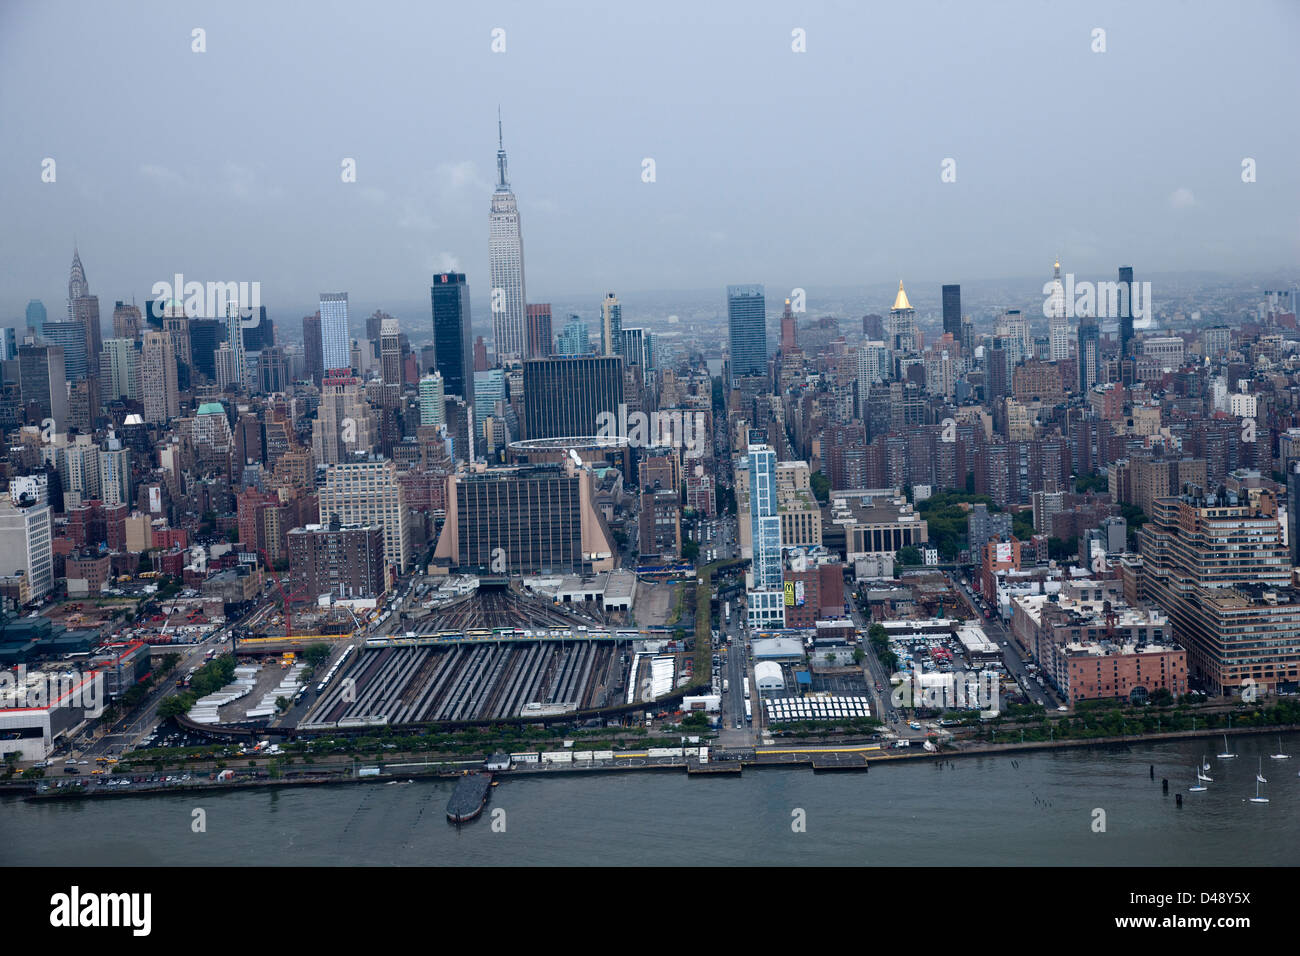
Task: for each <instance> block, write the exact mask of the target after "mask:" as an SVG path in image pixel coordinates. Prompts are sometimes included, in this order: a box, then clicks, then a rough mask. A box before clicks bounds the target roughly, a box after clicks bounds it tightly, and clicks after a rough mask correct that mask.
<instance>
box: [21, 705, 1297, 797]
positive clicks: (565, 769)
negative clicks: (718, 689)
mask: <svg viewBox="0 0 1300 956" xmlns="http://www.w3.org/2000/svg"><path fill="white" fill-rule="evenodd" d="M1297 732H1300V724H1289V725H1285V726H1281V727H1236V728H1233V729H1232V730H1215V731H1204V730H1177V731H1167V732H1164V733H1160V734H1132V735H1125V736H1119V737H1093V738H1088V739H1079V740H1071V739H1066V740H1041V741H1026V742H1025V743H1009V744H981V745H978V746H973V747H953V748H949V749H944V750H936V751H934V752H930V751H926V750H924V749H921V748H917V749H916V750H914V751H912V750H911V748H907V749H908V750H909V751H911V752H907V753H901V752H896V751H894V750H893V749H892V748H889V747H885V746H882V745H878V744H861V745H846V746H838V747H837V746H835V745H834V744H830V743H826V744H822V745H820V746H818V745H808V744H790V745H789V746H788V747H785V748H782V747H781V746H780V745H775V746H774V747H772V748H771V749H768V750H763V749H756V750H755V751H754V756H753V757H748V758H745V759H743V760H712V761H710V762H709V763H707V764H701V763H699V762H698V761H693V760H690V759H689V758H681V757H662V758H653V759H655V760H656V761H657V762H655V763H650V762H638V763H621V764H610V765H602V766H591V765H583V766H574V765H572V764H568V765H565V764H530V765H516V766H514V767H511V769H509V770H504V771H496V773H497V775H498V776H499V777H500V778H501V779H503V780H504V779H509V778H511V777H519V778H526V777H533V778H535V777H545V776H549V775H551V774H563V775H565V776H568V775H572V774H598V773H644V772H647V771H651V772H654V771H657V772H660V773H665V772H676V773H685V774H686V775H687V776H689V777H718V776H721V777H736V776H741V775H743V772H744V771H745V770H747V769H750V770H763V769H768V768H772V767H808V768H809V769H811V770H812V771H813V772H814V773H820V772H835V771H842V772H851V771H857V772H864V773H865V772H869V770H870V767H871V765H872V764H880V763H893V762H898V761H923V760H931V761H933V760H950V759H953V758H956V757H987V756H999V755H1002V754H1011V753H1024V752H1026V751H1054V750H1074V749H1079V748H1086V747H1114V746H1117V745H1127V746H1132V745H1133V744H1140V743H1144V742H1164V741H1178V740H1202V739H1210V738H1215V737H1220V736H1222V735H1223V734H1225V733H1226V734H1228V735H1229V736H1233V737H1236V736H1261V735H1268V734H1290V733H1297ZM715 752H716V751H715ZM818 758H821V759H818ZM624 759H628V760H638V761H649V760H650V759H651V758H648V757H647V758H624ZM543 767H545V768H546V769H542V768H543ZM124 776H125V775H124ZM460 776H461V774H460V773H459V772H453V771H448V770H441V769H439V770H435V771H432V772H424V773H421V772H418V771H416V772H404V773H393V774H384V775H381V776H379V777H345V776H341V775H334V774H321V775H319V776H315V777H305V778H295V779H277V780H237V781H215V780H203V781H198V782H194V783H191V784H188V785H185V786H171V787H140V788H138V789H136V788H128V787H118V788H113V789H111V790H110V789H107V788H105V789H94V790H85V791H83V792H80V793H69V792H66V790H65V791H60V790H49V791H46V792H44V793H36V792H34V791H35V785H34V784H33V785H31V786H23V785H19V786H16V787H12V786H7V787H6V788H5V791H6V793H5V795H6V796H14V797H18V796H22V797H23V799H24V800H26V801H28V802H46V801H79V800H92V799H95V800H97V799H107V798H115V797H116V798H122V797H155V796H165V795H168V794H188V793H200V792H202V793H213V792H219V791H223V790H224V791H233V790H279V789H295V788H303V787H321V786H335V787H342V786H353V785H358V784H379V785H385V786H386V785H387V784H389V783H395V782H397V781H400V780H417V779H419V780H428V779H444V780H453V779H456V778H457V777H460Z"/></svg>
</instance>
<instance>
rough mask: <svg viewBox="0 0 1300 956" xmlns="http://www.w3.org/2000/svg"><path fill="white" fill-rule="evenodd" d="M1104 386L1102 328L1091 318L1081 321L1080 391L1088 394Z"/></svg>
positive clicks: (1087, 317) (1086, 317)
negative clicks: (1096, 387) (1094, 388)
mask: <svg viewBox="0 0 1300 956" xmlns="http://www.w3.org/2000/svg"><path fill="white" fill-rule="evenodd" d="M1100 384H1102V377H1101V326H1099V325H1098V324H1097V320H1096V319H1095V318H1092V317H1091V316H1085V317H1084V318H1082V319H1081V320H1080V321H1079V391H1081V392H1088V391H1091V390H1092V389H1093V387H1094V386H1096V385H1100Z"/></svg>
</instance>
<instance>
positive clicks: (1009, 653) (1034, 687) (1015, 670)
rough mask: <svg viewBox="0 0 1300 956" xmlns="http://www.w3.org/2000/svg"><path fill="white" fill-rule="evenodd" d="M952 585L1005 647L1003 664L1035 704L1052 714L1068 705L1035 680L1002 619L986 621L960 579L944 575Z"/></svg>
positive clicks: (991, 637) (949, 573)
mask: <svg viewBox="0 0 1300 956" xmlns="http://www.w3.org/2000/svg"><path fill="white" fill-rule="evenodd" d="M944 573H945V574H946V575H947V576H948V579H949V580H950V581H951V582H952V586H953V589H954V590H955V591H956V592H957V593H958V594H959V595H961V598H962V601H963V602H964V603H965V605H966V606H967V607H968V608H969V609H970V612H971V616H972V617H974V618H975V619H976V620H977V621H979V622H980V625H981V626H982V627H983V628H984V633H985V634H987V635H988V638H989V640H990V641H995V642H997V643H998V644H999V645H1000V646H1001V647H1002V662H1003V665H1004V666H1005V667H1006V669H1007V673H1008V674H1010V675H1011V676H1012V677H1014V678H1015V679H1016V682H1017V683H1018V684H1020V686H1021V687H1023V688H1024V689H1025V692H1026V693H1027V694H1028V695H1029V698H1030V699H1031V700H1036V701H1038V700H1041V701H1042V702H1043V706H1044V707H1046V708H1047V709H1048V710H1053V709H1055V708H1057V707H1059V706H1061V705H1062V704H1063V703H1064V700H1063V699H1062V697H1061V695H1060V694H1058V693H1057V691H1056V689H1055V688H1054V687H1052V685H1051V684H1049V683H1047V682H1046V681H1043V683H1042V684H1041V685H1040V684H1039V683H1038V681H1037V680H1036V679H1035V678H1034V677H1032V676H1031V675H1030V673H1029V670H1028V668H1027V667H1026V666H1025V665H1026V663H1028V662H1027V661H1026V660H1025V658H1023V657H1022V656H1021V654H1020V649H1019V647H1017V645H1016V642H1015V640H1014V638H1013V637H1012V635H1011V631H1010V629H1009V628H1008V627H1007V626H1006V624H1005V623H1003V621H1002V618H1001V617H1000V616H999V615H997V614H994V615H993V617H992V618H988V619H985V618H984V611H983V610H982V609H981V608H980V607H979V605H978V604H977V603H976V600H975V598H974V597H973V596H972V594H971V592H970V591H968V590H967V589H966V587H965V586H964V584H963V580H962V578H961V576H960V575H958V574H957V573H956V572H955V571H945V572H944Z"/></svg>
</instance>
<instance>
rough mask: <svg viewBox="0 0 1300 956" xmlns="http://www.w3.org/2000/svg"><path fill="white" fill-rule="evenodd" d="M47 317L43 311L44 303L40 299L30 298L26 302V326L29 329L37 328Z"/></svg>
mask: <svg viewBox="0 0 1300 956" xmlns="http://www.w3.org/2000/svg"><path fill="white" fill-rule="evenodd" d="M48 317H49V316H48V315H47V314H46V312H45V303H44V302H42V301H41V300H40V299H32V300H31V301H30V302H28V303H27V327H28V328H29V329H39V328H40V327H41V326H42V325H44V324H45V320H46V319H47V318H48Z"/></svg>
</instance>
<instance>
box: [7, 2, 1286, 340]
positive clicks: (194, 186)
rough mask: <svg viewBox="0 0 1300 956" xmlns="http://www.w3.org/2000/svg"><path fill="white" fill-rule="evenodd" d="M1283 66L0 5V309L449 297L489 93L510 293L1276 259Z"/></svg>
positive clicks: (491, 11)
mask: <svg viewBox="0 0 1300 956" xmlns="http://www.w3.org/2000/svg"><path fill="white" fill-rule="evenodd" d="M195 29H201V30H202V31H204V33H203V40H204V44H205V50H204V51H203V52H195V51H194V50H193V46H194V45H195V42H196V41H195V39H194V33H193V31H194V30H195ZM1099 29H1100V30H1104V46H1105V49H1104V51H1103V52H1099V51H1097V49H1096V48H1097V47H1098V46H1099V39H1103V38H1101V37H1099V35H1098V34H1097V33H1096V31H1097V30H1099ZM498 30H500V31H504V34H501V33H496V34H495V36H494V31H498ZM796 31H802V34H801V36H802V38H803V41H802V45H803V46H804V51H803V52H796V51H795V49H794V47H795V46H798V45H799V35H797V34H796ZM494 44H495V46H496V47H497V48H498V50H499V52H497V51H494V49H493V47H494ZM502 45H504V49H503V50H500V48H501V47H502ZM1298 50H1300V4H1298V3H1292V2H1285V0H1280V2H1250V3H1244V4H1240V5H1223V4H1216V3H1199V2H1149V3H1140V4H1133V3H1122V2H1120V3H1087V4H1082V3H1080V4H1073V3H1068V2H1066V3H1043V2H1041V0H1033V2H1024V3H988V4H985V3H980V4H972V3H965V2H961V0H949V2H929V3H927V2H917V3H906V4H900V3H883V2H882V3H861V4H859V3H808V2H801V3H773V2H767V3H764V2H743V3H741V2H731V0H726V2H711V3H707V4H700V3H698V2H680V3H679V2H664V0H660V2H655V3H650V4H632V3H608V2H597V3H555V4H546V5H542V4H537V3H532V2H527V3H503V4H490V3H456V4H449V3H428V2H423V3H404V2H384V0H376V2H370V3H355V2H348V3H326V2H321V3H288V2H240V0H232V2H222V3H220V4H211V3H185V2H179V3H177V2H157V3H154V2H122V3H111V4H107V3H102V2H98V0H96V2H85V3H80V2H57V0H56V2H15V0H4V2H0V261H3V262H4V266H5V267H4V269H3V270H0V324H4V325H14V324H20V323H21V317H22V314H23V309H24V307H25V305H26V303H27V301H28V300H29V299H31V298H39V299H42V300H43V301H44V302H45V304H46V306H47V308H48V309H49V311H50V313H51V315H52V316H53V315H61V314H62V313H63V311H64V308H65V305H66V295H67V278H68V268H69V264H70V261H71V256H72V249H73V243H74V241H75V242H76V244H77V246H78V247H79V249H80V253H81V258H82V261H83V263H84V264H85V268H86V272H87V275H88V278H89V283H90V288H91V291H92V293H94V294H96V295H98V296H99V297H100V300H101V313H102V314H103V315H104V316H105V317H107V316H108V315H109V314H111V311H112V302H113V301H114V300H115V299H119V298H126V299H129V298H131V297H132V296H134V297H135V298H136V299H137V301H141V302H142V301H143V300H144V299H146V298H148V297H149V295H150V289H151V287H152V285H153V283H155V282H158V281H160V280H164V279H170V278H171V277H172V276H173V275H174V274H175V273H178V272H179V273H182V274H184V276H185V277H186V279H187V280H198V281H204V282H206V281H250V282H252V281H257V282H260V283H261V292H262V302H263V304H265V305H267V306H268V309H270V310H271V312H272V314H273V315H275V316H276V317H278V318H279V317H282V318H284V319H288V320H289V321H290V322H291V323H292V324H296V319H297V318H298V317H299V316H300V315H301V314H302V313H303V311H304V310H305V311H311V310H312V309H313V308H314V306H313V305H312V303H313V302H314V300H315V299H316V297H317V295H318V294H319V293H320V292H324V291H348V292H349V293H350V295H351V297H352V299H353V301H377V302H387V301H403V302H406V301H410V302H418V301H421V300H423V301H425V302H426V304H427V295H428V286H429V277H430V274H431V273H433V272H434V271H440V270H443V269H456V270H459V271H464V272H466V273H467V275H468V281H469V283H470V287H471V290H474V291H475V292H476V295H475V299H476V302H475V305H476V307H477V306H479V305H480V304H481V303H482V302H484V301H485V300H486V298H487V285H488V277H487V275H488V274H487V256H488V204H489V199H490V195H491V191H492V186H493V180H494V177H495V152H496V146H497V142H496V140H497V109H498V106H499V107H500V110H501V114H502V117H503V122H504V132H505V147H506V150H507V152H508V154H509V164H510V174H511V181H512V185H513V187H514V191H515V193H516V195H517V196H518V200H519V208H520V213H521V219H522V230H523V239H524V258H525V272H526V282H527V290H528V298H529V300H530V301H533V302H544V301H549V300H550V299H552V298H556V299H559V298H562V297H565V296H573V295H583V294H588V293H589V294H590V295H591V298H592V300H593V304H594V303H596V302H598V301H599V299H600V297H601V296H602V295H603V292H604V291H606V290H617V291H618V292H619V294H620V297H621V298H624V299H625V300H626V299H627V298H628V296H629V295H630V294H633V293H634V292H635V290H664V289H675V288H681V289H708V288H717V289H718V300H719V307H720V308H721V307H722V297H723V287H724V286H725V285H726V284H728V283H748V282H767V283H771V284H773V285H775V286H778V287H787V286H788V287H792V286H795V285H798V286H800V287H802V288H805V289H806V290H807V294H808V301H809V308H810V309H811V308H814V307H815V304H816V302H817V299H818V293H817V288H818V286H821V287H824V288H826V287H840V288H842V287H846V286H854V285H859V284H861V285H872V284H879V283H894V282H896V281H897V279H898V278H905V279H907V280H908V283H909V285H913V284H917V283H936V284H937V283H939V282H962V281H974V280H977V279H988V278H996V277H1003V276H1025V275H1043V276H1044V281H1045V279H1046V278H1047V277H1050V269H1051V263H1052V260H1053V259H1054V258H1055V257H1056V256H1057V255H1060V256H1061V258H1062V261H1063V263H1064V264H1065V266H1066V267H1067V269H1069V270H1070V271H1073V272H1074V273H1076V274H1077V275H1079V276H1080V277H1091V278H1103V279H1109V278H1113V277H1114V272H1115V268H1116V266H1117V265H1118V264H1120V263H1131V264H1133V265H1134V266H1135V267H1136V268H1137V269H1138V270H1139V271H1146V272H1162V273H1166V272H1181V271H1192V270H1213V271H1217V272H1228V273H1233V272H1250V273H1259V272H1268V271H1269V270H1279V272H1284V273H1285V274H1286V275H1288V276H1294V275H1295V273H1296V265H1297V263H1300V163H1297V162H1296V158H1297V156H1300V149H1297V147H1298V146H1300V124H1298V123H1296V121H1295V117H1294V109H1295V91H1296V88H1297V81H1296V60H1297V51H1298ZM51 159H52V160H53V161H54V165H53V171H54V181H53V182H46V181H43V175H45V176H46V177H48V172H46V170H47V169H48V164H47V163H46V160H51ZM349 159H350V160H353V161H355V164H356V181H355V182H344V181H343V177H342V175H341V173H342V167H343V163H344V162H345V160H349ZM647 159H649V160H653V164H654V166H653V172H654V175H653V180H652V181H646V178H647V177H646V172H645V171H646V166H645V161H646V160H647ZM1246 159H1251V160H1253V161H1254V170H1255V181H1254V182H1243V178H1242V177H1243V167H1242V163H1243V161H1244V160H1246ZM945 160H952V161H954V162H953V164H949V165H948V167H947V168H948V170H949V172H950V175H949V177H948V178H950V179H951V178H952V177H951V172H952V171H953V170H955V181H948V182H945V181H944V177H943V175H942V174H943V172H944V169H945ZM625 290H626V291H625ZM888 304H889V303H883V304H882V307H887V306H888ZM286 312H289V313H291V314H290V315H285V313H286ZM356 318H357V317H356V316H354V320H355V319H356Z"/></svg>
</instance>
